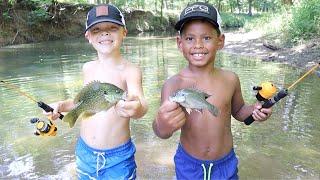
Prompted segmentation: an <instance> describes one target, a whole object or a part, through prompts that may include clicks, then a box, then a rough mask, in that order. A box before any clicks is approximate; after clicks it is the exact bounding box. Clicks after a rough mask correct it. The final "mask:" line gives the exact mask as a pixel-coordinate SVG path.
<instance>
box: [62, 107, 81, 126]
mask: <svg viewBox="0 0 320 180" xmlns="http://www.w3.org/2000/svg"><path fill="white" fill-rule="evenodd" d="M77 119H78V113H77V111H75V110H72V111H70V112H69V113H68V114H67V115H65V116H64V118H63V119H62V120H63V121H64V122H67V123H69V127H70V128H72V127H73V126H74V124H75V123H76V120H77Z"/></svg>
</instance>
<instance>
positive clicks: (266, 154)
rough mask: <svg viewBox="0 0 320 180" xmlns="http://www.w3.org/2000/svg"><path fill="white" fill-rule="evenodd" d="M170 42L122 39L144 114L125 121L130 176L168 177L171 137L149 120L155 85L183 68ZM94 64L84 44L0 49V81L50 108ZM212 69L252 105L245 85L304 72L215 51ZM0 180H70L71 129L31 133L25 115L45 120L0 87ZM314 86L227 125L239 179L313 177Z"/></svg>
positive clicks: (74, 132) (317, 137)
mask: <svg viewBox="0 0 320 180" xmlns="http://www.w3.org/2000/svg"><path fill="white" fill-rule="evenodd" d="M175 43H176V41H175V38H174V37H161V36H141V37H138V38H135V37H127V38H126V39H125V42H124V44H123V48H122V50H121V51H122V52H123V54H124V56H125V58H126V59H128V60H129V61H131V62H133V63H134V64H137V65H139V66H140V67H141V69H142V71H143V88H144V93H145V96H146V98H147V100H148V103H149V111H148V113H147V114H146V115H145V116H144V117H143V118H142V119H140V120H137V121H132V123H131V131H132V133H131V134H132V139H133V141H134V142H135V144H136V148H137V153H136V161H137V165H138V177H140V178H141V179H174V177H175V175H174V165H173V156H174V154H175V150H176V146H177V143H178V141H179V132H177V133H175V134H174V135H173V137H171V138H170V139H168V140H161V139H159V138H157V137H156V136H155V135H154V133H153V131H152V121H153V118H154V116H155V113H156V110H157V108H158V107H159V102H160V91H161V87H162V84H163V82H164V81H165V80H166V79H167V78H168V77H170V76H172V75H174V74H176V73H177V72H178V71H179V70H180V69H182V68H183V67H184V66H185V65H186V61H185V60H184V58H183V56H182V55H181V54H180V52H179V51H178V50H177V47H176V44H175ZM94 58H95V53H94V51H93V49H92V48H91V47H90V46H89V44H88V43H87V42H85V40H84V39H82V38H81V39H76V40H74V41H55V42H48V43H37V44H24V45H16V46H10V47H3V48H1V49H0V79H1V80H4V81H6V82H8V83H11V84H13V85H15V86H17V87H19V89H20V90H21V91H24V92H26V93H27V94H29V95H30V96H32V98H34V99H36V101H43V102H45V103H52V102H55V101H59V100H63V99H67V98H73V97H74V96H75V95H76V94H77V92H78V91H79V90H80V89H81V87H82V79H81V69H82V65H83V64H84V63H85V62H87V61H90V60H92V59H94ZM216 66H218V67H221V68H224V69H228V70H231V71H234V72H236V73H237V74H238V75H239V78H240V80H241V88H242V93H243V96H244V98H245V100H246V101H247V102H248V103H254V102H255V101H256V99H255V94H254V92H253V91H252V86H255V85H259V84H260V83H261V82H264V81H272V82H273V83H274V84H275V85H276V86H277V87H278V88H279V89H280V88H285V87H288V86H289V85H290V84H291V83H293V82H294V81H295V80H296V79H297V78H298V77H300V76H301V75H302V74H303V73H304V72H303V71H302V70H296V69H293V68H290V67H287V66H285V65H281V64H277V63H272V62H261V61H259V60H255V59H246V58H243V57H240V56H233V55H228V54H222V53H219V56H218V60H217V62H216ZM0 92H1V96H0V109H1V111H0V129H1V131H0V141H1V142H2V144H1V145H0V179H2V178H3V179H75V178H76V171H75V156H74V146H75V143H76V140H77V137H78V135H79V127H78V125H77V124H76V126H75V127H74V128H72V129H69V128H68V126H67V125H66V124H65V123H63V122H61V121H60V120H57V121H56V124H57V127H58V134H57V136H56V137H50V138H48V137H47V138H45V137H37V136H35V135H33V133H34V130H35V126H34V124H31V123H30V119H31V118H33V117H39V118H45V117H44V116H43V115H42V110H41V109H39V108H38V107H37V104H36V103H35V102H33V101H31V100H30V99H28V98H26V97H24V96H21V95H19V94H18V93H17V92H15V91H14V90H12V89H8V88H7V87H5V86H3V85H1V86H0ZM319 103H320V86H319V77H317V76H316V75H311V76H310V77H308V78H306V79H305V80H304V81H303V82H301V83H300V84H299V85H298V86H297V87H295V88H294V89H293V90H292V91H291V92H290V93H289V95H288V96H287V97H286V98H284V99H283V100H282V101H280V102H279V103H277V104H276V105H275V106H274V108H273V115H272V117H271V118H270V120H268V121H267V122H265V123H254V124H253V125H251V126H245V125H244V124H241V123H239V122H237V121H235V120H233V121H232V132H233V135H234V145H235V150H236V153H237V155H238V157H239V160H240V164H239V175H240V178H242V179H319V178H320V164H319V162H318V161H319V158H320V143H319V142H320V121H319V117H320V111H319Z"/></svg>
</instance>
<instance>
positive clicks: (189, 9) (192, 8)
mask: <svg viewBox="0 0 320 180" xmlns="http://www.w3.org/2000/svg"><path fill="white" fill-rule="evenodd" d="M192 12H203V13H207V14H210V13H209V8H208V6H205V5H196V4H195V5H193V6H190V7H187V8H186V9H185V10H184V15H187V14H189V13H192Z"/></svg>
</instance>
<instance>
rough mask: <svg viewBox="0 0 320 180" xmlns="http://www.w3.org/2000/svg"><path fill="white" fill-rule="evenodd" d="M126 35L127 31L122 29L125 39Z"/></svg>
mask: <svg viewBox="0 0 320 180" xmlns="http://www.w3.org/2000/svg"><path fill="white" fill-rule="evenodd" d="M127 34H128V30H127V28H124V30H123V36H124V37H126V36H127Z"/></svg>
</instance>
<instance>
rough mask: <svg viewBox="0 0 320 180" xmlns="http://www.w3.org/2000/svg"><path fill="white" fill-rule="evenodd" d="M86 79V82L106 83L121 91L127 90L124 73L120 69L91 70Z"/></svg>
mask: <svg viewBox="0 0 320 180" xmlns="http://www.w3.org/2000/svg"><path fill="white" fill-rule="evenodd" d="M86 77H88V78H87V80H88V81H100V82H107V83H111V84H114V85H116V86H118V87H119V88H121V89H123V90H126V89H127V84H126V78H125V76H124V71H122V70H121V69H114V68H103V67H97V68H95V69H94V70H91V72H90V73H88V74H87V75H86Z"/></svg>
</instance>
